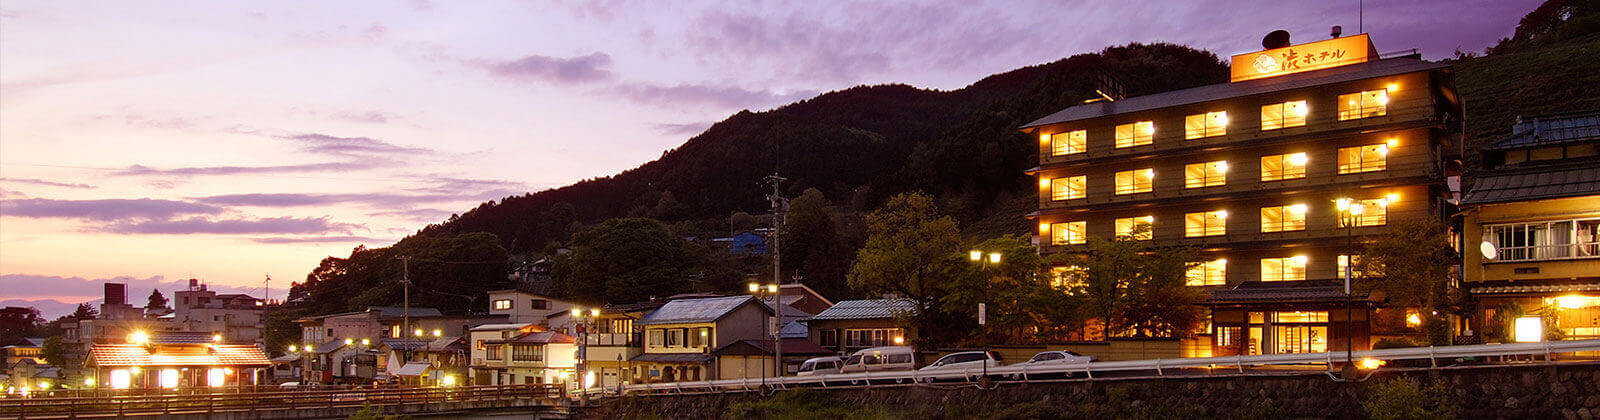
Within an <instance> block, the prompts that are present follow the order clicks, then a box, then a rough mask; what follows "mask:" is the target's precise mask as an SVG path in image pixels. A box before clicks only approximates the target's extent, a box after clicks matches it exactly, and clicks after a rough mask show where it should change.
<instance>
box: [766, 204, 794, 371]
mask: <svg viewBox="0 0 1600 420" xmlns="http://www.w3.org/2000/svg"><path fill="white" fill-rule="evenodd" d="M767 181H768V182H771V183H772V195H770V196H768V197H767V198H768V199H769V200H771V201H772V283H773V284H776V285H778V290H777V291H776V292H774V293H773V295H772V309H773V311H774V312H776V313H777V318H776V319H777V322H776V324H777V326H776V327H775V328H773V329H772V354H773V356H772V358H773V366H775V367H776V368H777V371H778V372H777V373H778V377H783V374H784V373H786V372H785V369H784V368H783V270H781V268H782V265H781V264H780V263H779V261H778V260H779V258H780V257H779V253H778V251H779V249H778V237H779V236H781V235H779V233H780V232H782V228H783V211H784V209H785V208H786V207H788V206H789V200H785V199H784V198H783V195H782V194H781V193H780V192H779V191H780V190H779V188H778V186H779V184H782V183H783V181H787V179H784V178H783V177H780V176H778V174H777V173H773V174H772V175H770V176H768V177H767Z"/></svg>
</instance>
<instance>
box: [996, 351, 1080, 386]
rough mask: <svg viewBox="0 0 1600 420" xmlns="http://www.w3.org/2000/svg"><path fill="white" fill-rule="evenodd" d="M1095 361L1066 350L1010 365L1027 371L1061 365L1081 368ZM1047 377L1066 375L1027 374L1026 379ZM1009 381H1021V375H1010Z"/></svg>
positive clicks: (1035, 356) (1046, 352)
mask: <svg viewBox="0 0 1600 420" xmlns="http://www.w3.org/2000/svg"><path fill="white" fill-rule="evenodd" d="M1095 360H1096V359H1095V357H1094V356H1084V355H1081V354H1078V353H1074V352H1071V351H1067V350H1052V351H1044V352H1039V354H1035V355H1033V358H1032V359H1028V361H1026V362H1022V363H1018V364H1015V365H1012V366H1027V367H1028V369H1027V370H1032V369H1033V368H1036V367H1045V366H1062V365H1067V366H1082V365H1084V364H1087V363H1089V362H1093V361H1095ZM1048 376H1056V377H1061V376H1068V374H1063V373H1053V374H1043V373H1040V374H1034V373H1029V374H1028V377H1030V378H1034V377H1048ZM1011 379H1022V374H1021V373H1014V374H1011Z"/></svg>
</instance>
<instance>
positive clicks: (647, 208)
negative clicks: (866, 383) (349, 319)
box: [418, 44, 1227, 253]
mask: <svg viewBox="0 0 1600 420" xmlns="http://www.w3.org/2000/svg"><path fill="white" fill-rule="evenodd" d="M1102 74H1105V75H1111V76H1113V77H1115V78H1116V79H1118V80H1119V81H1120V82H1121V84H1122V85H1123V87H1124V89H1126V92H1127V94H1128V95H1129V96H1133V95H1143V94H1150V93H1156V92H1163V91H1168V90H1176V89H1183V88H1188V87H1193V86H1199V85H1204V84H1211V83H1220V82H1224V81H1226V80H1227V68H1226V67H1225V66H1224V65H1223V63H1222V62H1221V61H1220V60H1219V59H1218V58H1217V56H1216V55H1215V54H1212V53H1210V52H1205V51H1198V50H1194V49H1191V48H1189V47H1185V46H1178V45H1171V44H1131V45H1127V46H1119V47H1110V48H1106V49H1105V50H1103V51H1100V52H1097V53H1088V54H1079V55H1075V56H1072V57H1069V58H1066V59H1062V60H1058V61H1055V62H1051V63H1048V64H1041V65H1036V66H1029V67H1024V68H1020V69H1016V70H1012V71H1009V72H1005V73H1000V74H996V75H992V76H989V77H986V78H984V79H982V80H979V81H977V82H975V83H973V84H972V85H969V86H967V87H964V88H961V89H956V90H950V91H937V90H927V89H919V88H916V87H912V86H907V85H903V84H889V85H875V86H857V87H853V88H849V89H845V90H840V91H834V92H828V93H825V94H822V95H819V96H817V97H815V98H811V99H807V100H804V101H800V102H796V103H793V104H789V105H785V106H783V107H779V108H777V109H773V110H770V111H763V112H750V111H742V112H739V113H737V114H734V115H732V116H730V117H728V118H727V119H725V120H723V121H721V122H718V123H716V124H714V125H712V126H711V127H710V128H708V129H707V130H706V131H705V132H703V133H701V134H699V135H696V136H693V137H691V138H690V139H689V140H688V141H686V142H685V143H684V144H683V145H682V146H679V147H677V148H675V149H673V150H669V151H667V152H666V153H664V154H663V155H662V157H661V158H660V159H657V160H655V161H652V162H649V163H645V164H643V165H641V166H639V167H637V168H634V169H630V170H627V171H623V172H622V173H619V174H616V175H613V176H608V177H601V178H595V179H590V180H585V181H582V182H578V183H575V184H573V185H569V186H565V187H560V188H555V189H550V190H545V191H540V192H537V193H530V194H526V195H522V196H515V197H507V198H505V199H503V200H500V201H499V202H487V203H483V204H482V205H480V206H478V207H477V208H474V209H472V210H470V211H467V212H466V213H463V214H461V215H459V216H453V217H451V219H450V220H448V221H446V222H444V223H440V224H433V225H429V226H427V227H426V228H423V229H422V230H420V231H419V232H418V234H419V235H440V234H457V233H466V232H489V233H493V234H495V235H497V236H499V237H500V238H501V240H502V242H503V245H505V246H506V247H507V248H508V250H510V251H511V252H513V253H522V252H528V251H538V250H540V249H541V248H542V247H543V246H545V245H546V244H548V243H551V242H556V241H561V240H563V239H564V238H565V237H566V236H567V235H568V234H570V233H571V228H572V227H573V225H574V223H578V224H589V223H593V222H595V221H598V220H602V219H606V218H612V217H624V216H630V215H633V216H647V217H652V218H657V219H662V220H667V221H699V220H711V219H718V218H724V219H725V218H726V217H727V216H728V215H729V214H731V213H733V212H736V211H747V212H751V213H761V212H764V211H765V209H766V208H767V206H768V204H767V201H766V200H765V198H764V194H765V193H767V192H769V191H770V190H769V189H768V188H765V187H763V186H762V183H761V181H762V179H763V177H765V176H767V175H769V174H772V173H774V172H776V173H779V174H781V175H782V176H784V177H785V178H788V180H789V181H788V182H787V183H786V184H785V185H784V189H785V194H786V195H788V196H795V195H798V193H799V192H801V191H804V190H805V189H807V188H817V189H819V190H821V191H823V192H824V193H825V194H826V195H827V197H828V198H829V199H830V200H832V201H833V202H835V203H840V204H843V205H848V206H850V207H851V208H852V209H855V210H866V209H871V208H874V207H876V205H877V204H878V203H879V202H881V201H882V200H883V199H884V198H885V197H887V196H889V195H892V194H896V193H900V192H905V191H913V190H920V191H924V192H928V193H931V194H934V195H936V196H937V197H939V198H940V204H941V205H942V206H943V207H944V208H945V209H946V210H947V211H950V212H951V213H954V214H956V215H957V216H958V217H959V218H961V219H963V220H965V221H977V220H980V219H983V218H984V217H985V216H987V215H988V214H989V213H990V212H991V211H993V210H995V209H998V208H1005V207H1007V206H1011V207H1015V205H1014V203H1018V202H1022V201H1025V200H1024V199H1026V200H1031V199H1032V197H1033V196H1034V193H1035V192H1034V191H1033V189H1032V188H1031V187H1030V186H1031V185H1032V182H1031V181H1030V180H1029V179H1028V178H1027V176H1026V175H1025V174H1023V170H1025V169H1027V168H1028V167H1030V166H1032V165H1033V163H1034V162H1035V161H1036V156H1035V154H1036V153H1037V148H1036V147H1037V146H1036V143H1035V142H1034V140H1032V139H1029V138H1027V136H1025V135H1023V134H1022V133H1020V132H1018V131H1017V130H1016V127H1018V126H1020V125H1021V124H1022V123H1025V122H1027V121H1029V120H1031V119H1033V118H1037V117H1038V116H1040V115H1045V114H1048V113H1049V112H1053V111H1055V110H1057V109H1060V108H1063V107H1066V106H1070V105H1073V104H1077V103H1080V102H1081V101H1083V100H1085V99H1089V98H1093V97H1095V94H1094V89H1095V87H1096V83H1097V81H1098V80H1100V78H1101V77H1100V76H1101V75H1102ZM1007 213H1014V211H1009V212H1007ZM984 225H985V226H990V225H992V226H991V227H990V229H994V230H998V231H1008V232H1025V231H1026V230H1027V226H1026V222H1025V221H1024V220H1021V219H1019V220H1016V221H1015V222H1013V223H1010V224H1006V223H998V224H997V223H987V224H984Z"/></svg>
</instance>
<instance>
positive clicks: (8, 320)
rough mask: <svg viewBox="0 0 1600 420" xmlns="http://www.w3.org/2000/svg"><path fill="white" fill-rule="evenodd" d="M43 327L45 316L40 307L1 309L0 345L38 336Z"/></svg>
mask: <svg viewBox="0 0 1600 420" xmlns="http://www.w3.org/2000/svg"><path fill="white" fill-rule="evenodd" d="M42 328H44V318H43V317H41V316H40V315H39V310H38V309H35V308H32V307H28V308H6V309H5V310H4V311H0V345H11V344H15V343H20V342H22V339H24V338H28V337H36V336H38V334H39V330H40V329H42Z"/></svg>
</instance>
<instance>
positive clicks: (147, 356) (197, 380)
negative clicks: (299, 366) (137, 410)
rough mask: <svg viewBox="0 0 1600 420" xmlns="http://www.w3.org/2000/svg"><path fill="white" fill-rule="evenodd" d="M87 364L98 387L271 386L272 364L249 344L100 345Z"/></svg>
mask: <svg viewBox="0 0 1600 420" xmlns="http://www.w3.org/2000/svg"><path fill="white" fill-rule="evenodd" d="M85 365H86V366H87V367H88V368H89V369H90V370H91V371H92V375H93V376H92V377H91V378H90V380H89V381H86V383H93V384H94V386H95V387H96V388H100V389H113V390H121V389H144V390H154V389H161V390H179V389H195V388H209V389H219V388H244V387H253V386H256V385H263V384H268V383H270V381H268V379H267V378H265V377H264V376H265V375H266V374H267V368H269V367H271V366H272V362H271V361H269V360H267V355H266V353H264V352H262V351H261V349H260V348H258V347H256V346H247V345H227V344H196V343H181V344H96V345H94V347H91V348H90V350H89V358H88V360H87V361H85Z"/></svg>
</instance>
